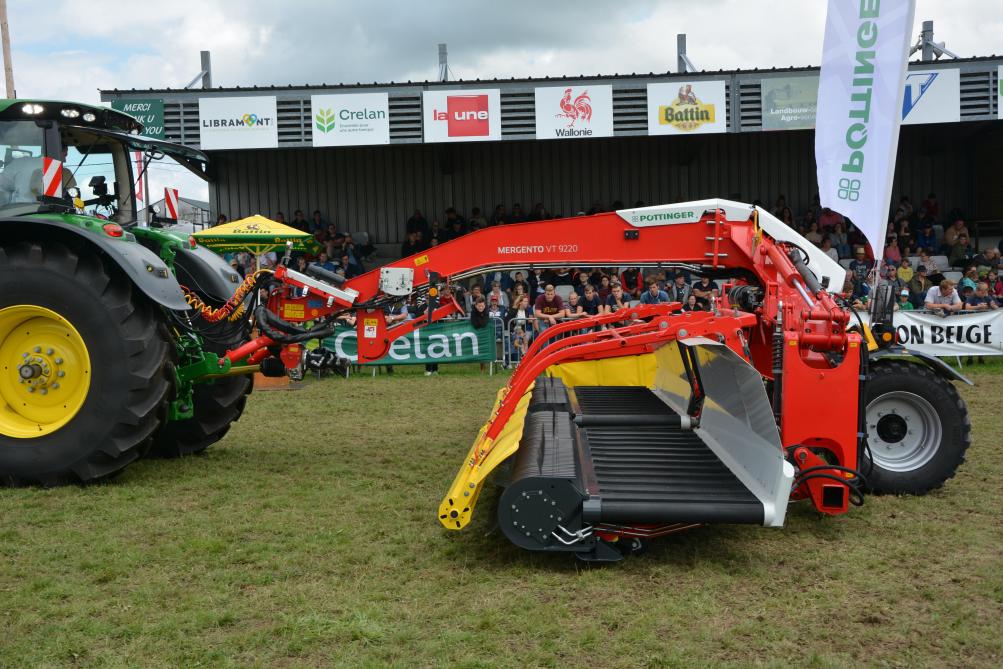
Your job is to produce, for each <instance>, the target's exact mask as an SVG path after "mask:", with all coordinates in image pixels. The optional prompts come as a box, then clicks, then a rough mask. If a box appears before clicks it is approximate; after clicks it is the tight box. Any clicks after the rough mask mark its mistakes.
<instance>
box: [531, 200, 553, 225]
mask: <svg viewBox="0 0 1003 669" xmlns="http://www.w3.org/2000/svg"><path fill="white" fill-rule="evenodd" d="M551 218H553V216H552V215H551V214H550V212H549V211H547V208H546V207H544V206H543V203H542V202H537V203H536V204H535V205H533V211H532V212H530V214H529V220H531V221H547V220H550V219H551Z"/></svg>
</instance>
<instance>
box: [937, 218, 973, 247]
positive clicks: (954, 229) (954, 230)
mask: <svg viewBox="0 0 1003 669" xmlns="http://www.w3.org/2000/svg"><path fill="white" fill-rule="evenodd" d="M962 235H964V237H965V238H966V239H967V238H968V237H970V235H969V234H968V227H967V226H966V225H965V221H964V220H963V219H960V218H959V219H957V220H955V221H954V224H953V225H952V226H951V227H949V228H948V229H947V230H944V247H943V248H944V250H945V251H950V249H951V247H953V246H954V245H955V243H956V242H957V241H958V238H959V237H961V236H962Z"/></svg>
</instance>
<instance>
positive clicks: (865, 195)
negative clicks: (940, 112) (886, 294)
mask: <svg viewBox="0 0 1003 669" xmlns="http://www.w3.org/2000/svg"><path fill="white" fill-rule="evenodd" d="M915 11H916V3H915V0H829V9H828V12H827V14H826V19H825V41H824V42H823V45H822V70H821V73H820V75H819V86H818V113H817V116H816V121H815V162H816V164H817V165H818V192H819V197H820V199H821V202H822V206H823V207H828V208H830V209H832V210H834V211H837V212H839V213H840V214H843V215H844V216H846V217H847V218H849V219H850V220H851V221H853V224H854V225H856V226H857V227H858V228H860V230H861V232H863V233H864V236H865V237H867V240H868V241H869V242H870V243H871V248H872V249H875V254H878V253H880V249H882V248H884V240H885V227H886V225H887V223H888V207H889V204H890V202H891V189H892V178H893V177H894V175H895V152H896V151H897V149H898V143H899V125H900V123H901V121H902V98H903V91H904V86H905V74H906V67H907V66H908V64H909V44H910V35H911V33H912V25H913V16H914V14H915Z"/></svg>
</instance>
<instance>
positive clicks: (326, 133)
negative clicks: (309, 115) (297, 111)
mask: <svg viewBox="0 0 1003 669" xmlns="http://www.w3.org/2000/svg"><path fill="white" fill-rule="evenodd" d="M310 109H311V111H312V112H313V145H314V146H358V145H361V144H389V143H390V102H389V96H388V95H387V94H386V93H358V94H347V95H312V96H310Z"/></svg>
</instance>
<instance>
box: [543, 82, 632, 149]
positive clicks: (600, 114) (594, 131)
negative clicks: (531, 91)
mask: <svg viewBox="0 0 1003 669" xmlns="http://www.w3.org/2000/svg"><path fill="white" fill-rule="evenodd" d="M612 136H613V87H612V86H556V87H553V88H537V89H536V138H537V139H564V138H570V137H612Z"/></svg>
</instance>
